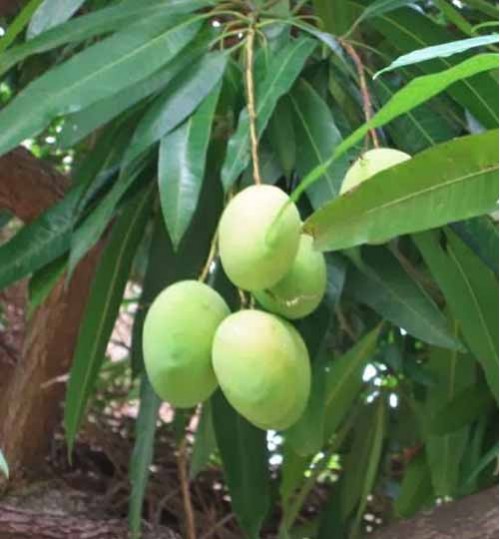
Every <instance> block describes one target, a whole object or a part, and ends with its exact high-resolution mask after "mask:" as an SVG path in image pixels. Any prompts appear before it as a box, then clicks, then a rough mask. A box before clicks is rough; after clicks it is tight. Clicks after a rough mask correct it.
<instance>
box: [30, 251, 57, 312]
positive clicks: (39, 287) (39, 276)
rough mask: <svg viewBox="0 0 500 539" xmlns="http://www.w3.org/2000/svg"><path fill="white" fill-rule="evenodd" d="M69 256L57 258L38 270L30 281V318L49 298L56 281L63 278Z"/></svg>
mask: <svg viewBox="0 0 500 539" xmlns="http://www.w3.org/2000/svg"><path fill="white" fill-rule="evenodd" d="M66 264H67V257H66V256H64V255H63V256H61V257H59V258H56V259H55V260H54V261H52V262H51V263H50V264H47V266H45V267H43V268H41V269H40V270H39V271H37V272H36V273H35V274H34V275H33V276H32V277H31V279H30V282H29V288H28V292H29V303H28V309H27V315H28V318H31V316H32V315H33V313H34V312H35V310H36V309H37V308H38V307H39V306H40V305H41V304H42V303H43V302H44V301H45V300H46V299H47V297H48V296H49V294H50V293H51V292H52V289H53V288H54V286H55V285H56V283H57V282H58V281H59V279H61V277H62V276H63V274H64V271H65V270H66Z"/></svg>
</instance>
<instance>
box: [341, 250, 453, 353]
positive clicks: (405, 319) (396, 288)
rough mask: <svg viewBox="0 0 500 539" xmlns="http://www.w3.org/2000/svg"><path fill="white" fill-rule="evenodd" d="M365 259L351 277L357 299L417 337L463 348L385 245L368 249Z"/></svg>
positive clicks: (431, 302) (351, 288)
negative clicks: (384, 247)
mask: <svg viewBox="0 0 500 539" xmlns="http://www.w3.org/2000/svg"><path fill="white" fill-rule="evenodd" d="M363 261H364V264H363V266H362V267H360V268H359V269H354V271H353V272H352V273H351V275H350V278H348V290H349V292H350V294H351V295H352V297H353V298H354V299H355V300H356V301H357V302H359V303H364V304H366V305H369V306H370V307H371V308H372V309H373V310H375V311H376V312H378V313H379V314H380V315H382V316H383V317H384V318H385V319H387V320H389V321H391V322H392V323H393V324H394V325H396V326H397V327H400V328H403V329H405V330H406V331H407V332H408V333H410V334H411V335H413V336H414V337H416V338H417V339H420V340H422V341H424V342H427V343H429V344H433V345H435V346H440V347H443V348H452V349H457V348H461V344H460V341H458V340H457V339H456V338H455V337H454V335H453V334H452V333H451V331H450V327H449V324H448V321H447V319H446V317H445V316H444V315H443V313H442V312H441V311H440V310H439V308H438V306H437V305H436V304H435V303H434V301H433V300H432V298H431V297H430V296H429V295H428V294H427V292H426V291H425V289H424V288H423V287H422V285H421V284H420V283H419V282H418V281H415V280H414V279H412V277H411V275H410V274H409V273H408V272H407V271H406V270H405V269H404V268H403V266H402V265H401V264H400V263H399V261H398V260H397V258H396V257H395V256H394V255H393V254H391V253H390V252H389V251H388V250H387V249H383V248H367V249H365V250H364V251H363Z"/></svg>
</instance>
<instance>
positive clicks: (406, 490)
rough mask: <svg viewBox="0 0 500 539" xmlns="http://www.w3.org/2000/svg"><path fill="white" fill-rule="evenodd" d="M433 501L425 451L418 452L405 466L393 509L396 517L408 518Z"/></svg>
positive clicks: (432, 489)
mask: <svg viewBox="0 0 500 539" xmlns="http://www.w3.org/2000/svg"><path fill="white" fill-rule="evenodd" d="M433 501H434V488H433V486H432V481H431V474H430V470H429V465H428V463H427V456H426V454H425V451H420V452H419V453H418V455H417V456H416V457H414V458H413V459H412V460H411V461H410V463H409V464H408V465H407V466H406V470H405V475H404V477H403V482H402V484H401V492H400V493H399V496H398V498H397V499H396V503H395V504H394V508H395V510H396V513H397V515H398V516H400V517H402V518H409V517H411V516H413V515H414V514H415V513H416V512H417V511H418V510H419V509H421V507H422V506H423V505H426V504H429V505H431V504H432V502H433Z"/></svg>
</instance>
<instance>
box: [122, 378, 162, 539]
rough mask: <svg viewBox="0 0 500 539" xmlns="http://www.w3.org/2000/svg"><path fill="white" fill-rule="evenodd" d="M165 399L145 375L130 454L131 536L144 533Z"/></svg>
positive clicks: (136, 536)
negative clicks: (145, 508)
mask: <svg viewBox="0 0 500 539" xmlns="http://www.w3.org/2000/svg"><path fill="white" fill-rule="evenodd" d="M160 404H161V401H160V399H159V398H158V397H157V395H156V394H155V392H154V391H153V388H152V386H151V384H150V383H149V380H148V378H147V376H146V374H143V375H142V378H141V392H140V407H139V415H138V417H137V420H136V422H135V443H134V450H133V452H132V456H131V458H130V471H129V479H130V483H131V485H132V492H131V494H130V500H129V510H128V520H129V529H130V532H131V539H139V538H140V536H141V522H142V509H143V502H144V494H145V492H146V486H147V483H148V479H149V474H150V467H151V463H152V462H153V453H154V441H155V432H156V422H157V419H158V411H159V409H160Z"/></svg>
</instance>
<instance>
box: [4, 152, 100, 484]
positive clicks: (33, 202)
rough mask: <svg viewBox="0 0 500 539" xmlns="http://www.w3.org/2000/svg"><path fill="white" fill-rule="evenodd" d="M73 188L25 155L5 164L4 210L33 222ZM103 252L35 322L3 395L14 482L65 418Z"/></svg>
mask: <svg viewBox="0 0 500 539" xmlns="http://www.w3.org/2000/svg"><path fill="white" fill-rule="evenodd" d="M68 184H69V181H68V179H67V178H66V177H65V176H63V175H62V174H60V173H58V172H57V171H55V170H53V169H51V168H50V166H48V165H47V164H45V163H42V162H41V161H39V160H38V159H36V158H35V157H33V156H32V155H31V154H29V153H28V152H27V151H25V150H24V149H17V150H15V151H13V152H11V153H10V154H8V155H6V156H3V157H1V158H0V208H2V207H3V208H8V209H9V210H10V211H11V212H13V213H14V214H15V215H16V216H17V217H19V218H20V219H22V220H23V221H27V222H28V221H30V220H32V219H34V218H35V217H37V216H38V215H39V214H40V213H41V212H42V211H43V210H45V209H46V208H48V207H49V206H51V205H52V204H54V203H55V202H57V200H59V199H60V198H61V197H62V196H63V194H64V191H65V189H66V188H67V186H68ZM98 256H99V248H97V249H94V250H93V251H91V252H90V253H89V255H88V256H87V257H86V258H85V259H84V260H83V261H82V262H81V263H80V265H79V266H78V268H77V269H76V270H75V273H74V275H73V278H72V280H71V282H70V284H69V286H68V287H65V283H64V279H62V280H61V281H60V282H59V283H58V284H57V285H56V286H55V287H54V289H53V290H52V292H51V293H50V295H49V297H48V298H47V300H46V301H45V303H44V304H43V305H42V306H41V307H40V308H39V309H38V310H37V312H36V313H35V314H34V315H33V317H32V318H31V320H30V322H29V324H28V327H27V331H26V339H25V342H24V345H23V351H22V354H21V357H20V358H19V361H18V362H17V365H16V366H15V368H14V370H13V372H12V374H11V375H10V376H9V378H8V380H7V385H3V386H2V393H1V394H0V446H1V447H2V449H3V450H4V453H5V455H6V458H7V460H8V462H9V466H10V468H11V470H12V474H13V476H15V475H16V474H17V473H18V472H19V471H20V470H29V469H32V468H33V467H35V466H36V465H37V464H38V463H40V462H41V461H42V460H43V459H44V457H45V455H46V453H47V448H48V444H49V442H50V439H51V435H52V432H53V430H54V428H55V426H56V425H57V423H58V420H59V417H60V403H61V401H62V398H63V393H64V389H65V385H64V384H62V383H57V382H56V381H55V380H57V379H58V378H60V377H61V376H62V375H65V374H66V373H67V372H68V369H69V366H70V362H71V359H72V356H73V351H74V348H75V344H76V339H77V336H78V330H79V326H80V322H81V319H82V315H83V312H84V307H85V303H86V300H87V295H88V291H89V288H90V285H91V281H92V277H93V274H94V270H95V266H96V263H97V260H98Z"/></svg>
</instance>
